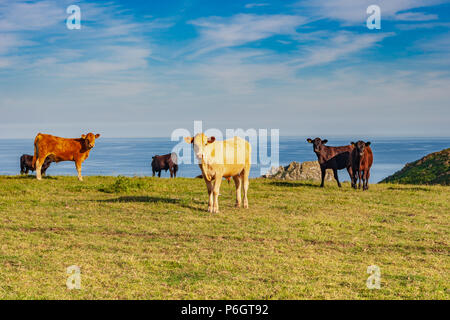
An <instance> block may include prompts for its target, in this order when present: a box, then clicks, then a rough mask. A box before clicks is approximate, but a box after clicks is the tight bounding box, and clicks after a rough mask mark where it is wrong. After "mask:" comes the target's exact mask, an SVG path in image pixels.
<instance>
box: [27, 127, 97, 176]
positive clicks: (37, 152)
mask: <svg viewBox="0 0 450 320" xmlns="http://www.w3.org/2000/svg"><path fill="white" fill-rule="evenodd" d="M99 137H100V134H96V135H94V134H93V133H91V132H90V133H88V134H83V135H81V138H75V139H68V138H60V137H56V136H52V135H49V134H43V133H38V134H37V136H36V138H35V139H34V156H33V167H34V168H36V178H37V179H38V180H41V169H42V166H43V164H44V161H45V159H46V158H47V157H49V156H50V158H51V159H52V161H53V162H61V161H73V162H75V167H76V169H77V172H78V180H80V181H83V177H82V176H81V165H82V163H83V161H84V160H86V159H87V158H88V157H89V153H90V152H91V150H92V148H94V146H95V140H96V139H98V138H99Z"/></svg>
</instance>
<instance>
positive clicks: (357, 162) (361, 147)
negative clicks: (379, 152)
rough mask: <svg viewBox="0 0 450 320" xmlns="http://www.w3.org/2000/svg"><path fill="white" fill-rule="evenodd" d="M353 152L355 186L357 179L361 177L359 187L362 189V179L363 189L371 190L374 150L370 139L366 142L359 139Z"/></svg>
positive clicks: (354, 144) (353, 144)
mask: <svg viewBox="0 0 450 320" xmlns="http://www.w3.org/2000/svg"><path fill="white" fill-rule="evenodd" d="M351 144H352V146H354V149H353V152H352V168H353V174H354V177H355V178H354V181H355V188H356V181H357V179H358V178H359V183H358V188H359V189H361V181H362V183H363V190H369V178H370V168H371V167H372V164H373V152H372V149H371V148H370V147H369V146H370V141H368V142H364V141H361V140H359V141H358V142H356V143H354V142H351Z"/></svg>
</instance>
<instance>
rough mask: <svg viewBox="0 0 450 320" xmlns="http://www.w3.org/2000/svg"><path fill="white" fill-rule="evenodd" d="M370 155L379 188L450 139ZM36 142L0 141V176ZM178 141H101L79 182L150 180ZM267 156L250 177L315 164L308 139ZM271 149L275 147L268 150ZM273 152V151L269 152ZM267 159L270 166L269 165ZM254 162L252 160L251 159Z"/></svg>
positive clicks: (58, 169)
mask: <svg viewBox="0 0 450 320" xmlns="http://www.w3.org/2000/svg"><path fill="white" fill-rule="evenodd" d="M327 139H328V143H327V145H329V146H341V145H348V144H349V142H350V141H352V140H354V139H352V138H343V137H338V138H332V137H327ZM368 140H370V141H371V147H372V150H373V153H374V164H373V166H372V170H371V177H370V182H371V183H377V182H379V181H381V180H382V179H384V178H385V177H387V176H389V175H391V174H393V173H395V172H396V171H398V170H400V169H401V168H403V166H404V165H405V164H406V163H408V162H412V161H415V160H418V159H420V158H422V157H423V156H425V155H427V154H429V153H431V152H436V151H440V150H442V149H445V148H449V147H450V138H412V137H410V138H403V137H402V138H384V137H383V138H376V137H374V138H371V139H366V140H365V141H368ZM33 141H34V139H0V175H17V174H19V173H20V163H19V159H20V156H21V155H22V154H30V155H32V154H33ZM180 143H184V142H181V141H171V140H170V138H103V137H102V138H99V139H98V140H97V141H96V144H95V147H94V149H93V150H92V151H91V153H90V156H89V158H88V159H87V160H86V161H85V162H84V163H83V169H82V170H83V171H82V173H83V176H102V175H104V176H128V177H133V176H139V177H143V176H151V175H152V170H151V166H150V163H151V161H152V156H154V155H157V154H158V155H162V154H167V153H170V152H171V151H172V150H173V148H174V147H175V146H177V145H178V146H183V145H182V144H180ZM268 145H269V147H268V150H267V152H265V151H264V152H262V155H263V157H260V156H259V152H260V151H259V150H258V151H257V152H255V154H256V155H257V156H256V158H257V161H256V162H257V163H256V164H254V165H252V169H251V172H250V176H251V177H259V176H261V175H262V174H264V173H266V172H267V171H268V170H269V169H270V167H271V166H279V165H283V166H284V165H288V164H289V163H290V162H292V161H298V162H303V161H314V160H317V158H316V155H315V154H314V152H313V149H312V145H311V144H309V143H307V142H306V137H280V138H279V147H278V161H276V160H277V159H276V158H277V157H276V154H274V155H271V150H272V149H271V142H270V139H269V142H268ZM272 148H273V147H272ZM191 149H192V148H190V147H188V149H185V150H188V151H187V152H190V153H191V154H190V155H189V156H184V157H183V155H182V152H181V153H180V155H181V157H182V158H184V159H191V160H190V161H186V160H185V161H184V162H191V163H190V164H189V163H180V165H179V171H178V177H196V176H198V175H199V174H201V172H200V168H199V167H198V165H197V164H195V163H194V156H193V152H192V150H191ZM273 149H274V150H275V149H276V148H273ZM264 155H266V156H267V157H268V158H269V159H272V162H270V163H268V162H267V158H266V159H265V160H262V161H263V163H264V165H263V164H261V162H262V161H261V160H260V158H261V159H264V158H265V157H264ZM254 158H255V157H254ZM47 175H50V176H51V175H67V176H76V175H77V173H76V170H75V164H74V163H73V162H60V163H52V164H51V166H50V168H49V169H48V170H47ZM161 177H164V178H168V177H170V173H169V172H168V171H167V172H164V171H163V172H162V174H161ZM339 178H340V179H341V181H348V180H349V177H348V174H347V172H346V170H342V171H339Z"/></svg>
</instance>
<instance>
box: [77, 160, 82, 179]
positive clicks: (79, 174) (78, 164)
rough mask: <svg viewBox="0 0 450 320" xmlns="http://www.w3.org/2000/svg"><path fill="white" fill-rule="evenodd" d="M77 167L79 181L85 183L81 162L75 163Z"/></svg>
mask: <svg viewBox="0 0 450 320" xmlns="http://www.w3.org/2000/svg"><path fill="white" fill-rule="evenodd" d="M75 167H76V168H77V172H78V180H80V181H83V177H82V176H81V161H75Z"/></svg>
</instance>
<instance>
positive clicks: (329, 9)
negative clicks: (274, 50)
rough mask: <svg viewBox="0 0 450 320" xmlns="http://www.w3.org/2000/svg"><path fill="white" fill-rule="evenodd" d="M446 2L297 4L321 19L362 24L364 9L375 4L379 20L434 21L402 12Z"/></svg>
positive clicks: (310, 0) (313, 0) (322, 0)
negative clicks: (379, 16)
mask: <svg viewBox="0 0 450 320" xmlns="http://www.w3.org/2000/svg"><path fill="white" fill-rule="evenodd" d="M445 2H446V0H378V1H375V2H374V1H373V0H333V1H329V0H303V1H299V2H298V3H297V6H298V7H299V8H301V10H308V11H309V12H310V13H311V14H313V15H316V16H318V17H322V18H330V19H334V20H339V21H341V22H343V23H346V24H364V23H365V22H366V19H367V13H366V9H367V7H368V6H370V5H372V4H376V5H378V6H379V7H380V9H381V18H382V19H389V20H402V19H406V18H408V17H409V18H410V19H411V18H416V19H417V18H422V19H424V18H427V19H435V18H436V17H435V15H427V14H423V13H413V14H411V13H410V14H406V15H405V13H404V11H408V10H411V9H416V8H422V7H429V6H433V5H438V4H441V3H445Z"/></svg>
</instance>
